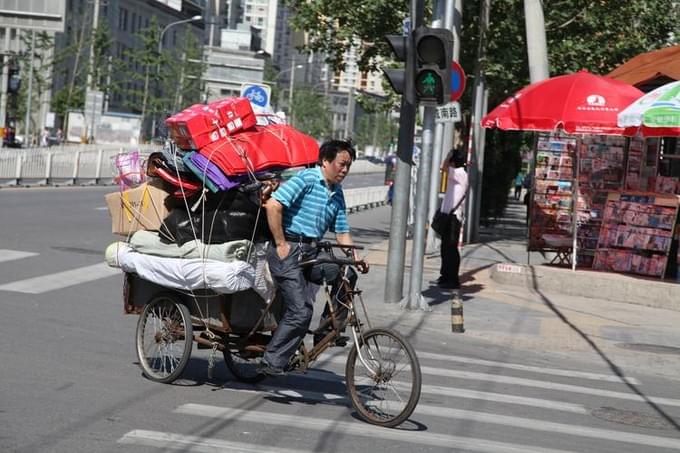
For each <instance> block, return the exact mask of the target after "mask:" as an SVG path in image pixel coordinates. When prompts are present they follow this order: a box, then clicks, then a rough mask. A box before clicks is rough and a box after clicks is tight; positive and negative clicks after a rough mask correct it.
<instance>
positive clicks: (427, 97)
mask: <svg viewBox="0 0 680 453" xmlns="http://www.w3.org/2000/svg"><path fill="white" fill-rule="evenodd" d="M414 45H415V49H416V74H415V91H416V97H417V100H418V102H420V103H421V104H423V105H441V104H446V103H447V102H449V99H450V97H451V62H452V60H453V34H452V33H451V30H447V29H444V28H430V27H418V28H416V30H415V32H414Z"/></svg>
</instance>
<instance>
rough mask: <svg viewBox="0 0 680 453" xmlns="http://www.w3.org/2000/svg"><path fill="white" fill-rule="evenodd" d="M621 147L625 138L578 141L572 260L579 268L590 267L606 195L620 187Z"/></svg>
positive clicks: (599, 136)
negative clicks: (574, 253)
mask: <svg viewBox="0 0 680 453" xmlns="http://www.w3.org/2000/svg"><path fill="white" fill-rule="evenodd" d="M625 145H626V139H625V138H624V137H618V136H602V135H591V136H584V137H581V139H580V140H579V142H578V159H577V163H578V167H577V186H576V191H577V197H578V198H577V202H576V223H577V226H576V231H577V234H576V247H577V253H576V256H577V258H576V259H577V264H578V265H579V266H583V267H591V266H592V265H593V259H594V257H595V249H596V248H597V243H598V238H599V235H600V226H601V223H602V214H603V211H604V206H605V202H606V201H607V194H608V193H609V192H610V191H620V190H621V189H622V188H623V176H624V168H625V165H624V161H625V152H624V151H625ZM638 172H639V162H638ZM636 190H637V189H636Z"/></svg>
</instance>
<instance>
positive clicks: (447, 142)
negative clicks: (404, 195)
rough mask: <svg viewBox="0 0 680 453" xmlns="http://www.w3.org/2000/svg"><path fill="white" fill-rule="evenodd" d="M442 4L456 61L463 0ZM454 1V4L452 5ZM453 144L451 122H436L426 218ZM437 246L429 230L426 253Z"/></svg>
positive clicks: (434, 205) (434, 207) (436, 200)
mask: <svg viewBox="0 0 680 453" xmlns="http://www.w3.org/2000/svg"><path fill="white" fill-rule="evenodd" d="M439 3H440V4H444V14H443V19H444V28H446V29H448V30H451V31H452V32H453V60H454V61H458V58H459V56H460V24H461V16H462V12H463V0H455V2H454V0H445V1H443V2H442V1H441V0H440V2H439ZM454 3H455V6H454ZM452 144H453V123H449V122H447V123H436V124H435V130H434V147H433V150H432V166H431V169H432V171H431V173H430V174H431V175H432V176H431V180H430V194H429V197H428V210H427V218H428V219H431V218H432V216H433V215H434V213H435V211H436V210H437V209H438V208H439V198H440V197H439V183H440V180H439V173H440V168H441V164H442V159H443V158H444V156H446V154H447V153H448V152H449V150H450V149H451V147H452ZM438 246H439V239H438V238H437V236H436V235H435V234H434V232H432V231H430V232H429V233H428V234H427V245H426V247H425V250H426V252H427V253H433V252H435V250H436V249H437V247H438Z"/></svg>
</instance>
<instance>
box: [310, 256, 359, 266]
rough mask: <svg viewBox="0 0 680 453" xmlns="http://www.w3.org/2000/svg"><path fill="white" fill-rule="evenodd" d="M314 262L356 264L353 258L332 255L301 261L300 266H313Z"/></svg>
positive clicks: (342, 264)
mask: <svg viewBox="0 0 680 453" xmlns="http://www.w3.org/2000/svg"><path fill="white" fill-rule="evenodd" d="M315 264H339V265H341V266H344V265H347V266H356V264H357V261H356V260H355V259H353V258H341V257H337V256H332V257H328V258H314V259H313V260H306V261H301V262H300V266H303V267H304V266H313V265H315Z"/></svg>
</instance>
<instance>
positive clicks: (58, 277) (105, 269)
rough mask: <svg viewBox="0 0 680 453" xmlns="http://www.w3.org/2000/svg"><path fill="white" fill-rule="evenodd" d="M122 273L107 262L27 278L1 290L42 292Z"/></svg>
mask: <svg viewBox="0 0 680 453" xmlns="http://www.w3.org/2000/svg"><path fill="white" fill-rule="evenodd" d="M116 274H120V269H116V268H112V267H109V266H108V265H107V264H106V263H99V264H94V265H92V266H85V267H79V268H77V269H71V270H68V271H63V272H57V273H54V274H48V275H42V276H40V277H34V278H27V279H25V280H18V281H16V282H12V283H6V284H4V285H0V291H14V292H17V293H26V294H42V293H46V292H48V291H54V290H56V289H62V288H67V287H69V286H74V285H79V284H81V283H87V282H91V281H93V280H99V279H100V278H106V277H110V276H112V275H116Z"/></svg>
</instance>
